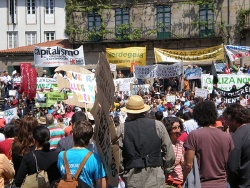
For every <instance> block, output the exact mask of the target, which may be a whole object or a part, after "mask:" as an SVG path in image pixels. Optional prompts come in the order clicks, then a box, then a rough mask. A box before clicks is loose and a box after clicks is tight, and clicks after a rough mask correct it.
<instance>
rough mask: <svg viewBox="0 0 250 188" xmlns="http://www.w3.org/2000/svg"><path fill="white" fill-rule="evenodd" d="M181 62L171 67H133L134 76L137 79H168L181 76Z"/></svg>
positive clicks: (159, 65)
mask: <svg viewBox="0 0 250 188" xmlns="http://www.w3.org/2000/svg"><path fill="white" fill-rule="evenodd" d="M182 70H183V64H182V62H179V63H175V64H173V65H161V64H158V65H148V66H135V67H134V76H135V78H137V79H146V78H170V77H176V76H178V75H180V74H182Z"/></svg>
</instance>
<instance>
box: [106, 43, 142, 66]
mask: <svg viewBox="0 0 250 188" xmlns="http://www.w3.org/2000/svg"><path fill="white" fill-rule="evenodd" d="M106 58H107V60H108V62H109V63H112V64H116V67H117V68H118V69H119V68H130V67H131V63H135V62H136V63H138V65H139V66H145V65H146V47H129V48H106Z"/></svg>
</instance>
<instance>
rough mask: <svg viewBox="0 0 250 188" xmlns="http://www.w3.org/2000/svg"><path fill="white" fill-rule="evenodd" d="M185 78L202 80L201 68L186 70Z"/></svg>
mask: <svg viewBox="0 0 250 188" xmlns="http://www.w3.org/2000/svg"><path fill="white" fill-rule="evenodd" d="M185 78H187V80H193V79H200V78H201V68H194V69H186V70H185Z"/></svg>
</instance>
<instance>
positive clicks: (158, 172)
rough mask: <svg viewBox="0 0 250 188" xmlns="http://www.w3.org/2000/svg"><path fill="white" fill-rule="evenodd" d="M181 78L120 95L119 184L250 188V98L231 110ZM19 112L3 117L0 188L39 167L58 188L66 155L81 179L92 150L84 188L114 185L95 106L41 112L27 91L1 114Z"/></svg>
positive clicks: (116, 113)
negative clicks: (100, 139)
mask: <svg viewBox="0 0 250 188" xmlns="http://www.w3.org/2000/svg"><path fill="white" fill-rule="evenodd" d="M15 74H17V73H15ZM119 74H120V76H121V77H123V76H124V75H122V73H121V72H119ZM180 78H181V77H179V78H178V77H177V78H170V79H168V80H167V82H164V81H163V80H160V79H158V78H155V79H154V80H153V82H152V84H151V83H150V80H145V83H146V84H150V87H149V88H148V90H147V91H143V90H142V89H141V88H139V89H138V91H137V93H135V95H131V96H128V95H124V96H121V93H120V92H115V94H114V98H115V101H114V107H113V108H111V109H110V117H111V118H112V119H113V121H114V125H115V128H116V131H117V140H118V141H119V146H120V150H121V151H120V154H121V156H120V161H119V163H120V169H119V182H120V183H121V182H124V184H125V185H124V187H128V188H151V187H159V188H161V187H162V188H163V187H166V186H167V187H170V188H173V187H177V188H180V187H205V188H206V187H207V188H211V187H214V188H217V187H218V188H221V187H232V188H234V187H235V188H237V187H248V186H250V171H249V169H250V162H249V161H250V150H249V148H250V142H249V139H248V138H249V136H250V113H249V109H248V105H250V101H249V100H247V99H245V96H244V95H241V97H240V101H239V102H237V103H236V104H230V105H228V104H226V103H225V101H224V99H223V98H222V97H221V96H220V94H219V93H215V94H213V95H211V94H208V95H207V97H206V98H201V97H196V96H195V87H194V89H192V88H191V87H190V85H189V84H190V83H189V81H188V80H187V79H184V82H183V88H182V87H179V85H178V84H179V79H180ZM232 89H236V88H234V86H232ZM168 96H172V97H171V99H170V98H168ZM13 107H17V108H18V113H17V116H16V117H14V118H13V119H12V120H11V121H10V122H9V123H6V121H5V119H4V117H3V114H1V113H0V132H1V133H0V153H1V155H0V163H1V164H2V165H1V166H0V169H3V170H2V171H0V173H1V174H0V187H4V185H5V186H10V185H11V186H13V187H21V186H22V185H23V184H24V183H25V180H26V177H27V176H29V175H32V174H35V173H36V172H37V168H39V170H44V171H46V172H47V175H48V181H49V184H50V187H53V186H54V185H56V184H57V183H58V182H59V181H60V180H61V179H62V178H63V177H64V176H65V174H66V167H65V163H64V157H65V156H66V159H67V161H68V163H69V168H70V171H71V173H72V176H74V175H75V173H76V171H77V169H78V167H79V166H80V164H81V162H82V160H83V159H84V158H85V156H86V155H87V154H88V153H89V151H91V152H92V153H90V157H89V159H88V160H87V162H86V164H85V167H84V168H83V169H82V170H81V173H80V175H79V178H78V184H79V187H92V186H95V187H111V186H110V185H109V180H108V178H107V174H106V171H105V168H104V166H103V164H102V161H101V158H100V156H99V154H98V151H97V146H96V142H95V139H94V137H93V134H94V130H95V127H96V126H95V121H94V118H93V116H92V115H91V114H90V112H89V111H90V109H85V108H79V107H77V106H72V105H67V104H65V103H64V102H62V101H58V102H57V103H56V104H54V105H52V106H51V107H49V108H37V107H36V106H35V105H34V101H33V100H30V99H28V98H27V96H25V94H24V93H21V94H20V95H19V96H17V97H16V96H12V97H9V98H8V99H6V100H5V103H4V104H3V106H2V109H4V110H8V109H11V108H13ZM66 119H68V120H69V122H68V125H66V123H65V121H66ZM66 151H67V152H66ZM119 186H122V184H119Z"/></svg>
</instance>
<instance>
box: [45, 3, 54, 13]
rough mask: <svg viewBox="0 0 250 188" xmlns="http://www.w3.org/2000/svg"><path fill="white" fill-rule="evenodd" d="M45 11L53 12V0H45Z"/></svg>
mask: <svg viewBox="0 0 250 188" xmlns="http://www.w3.org/2000/svg"><path fill="white" fill-rule="evenodd" d="M45 13H46V14H54V0H45Z"/></svg>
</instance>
